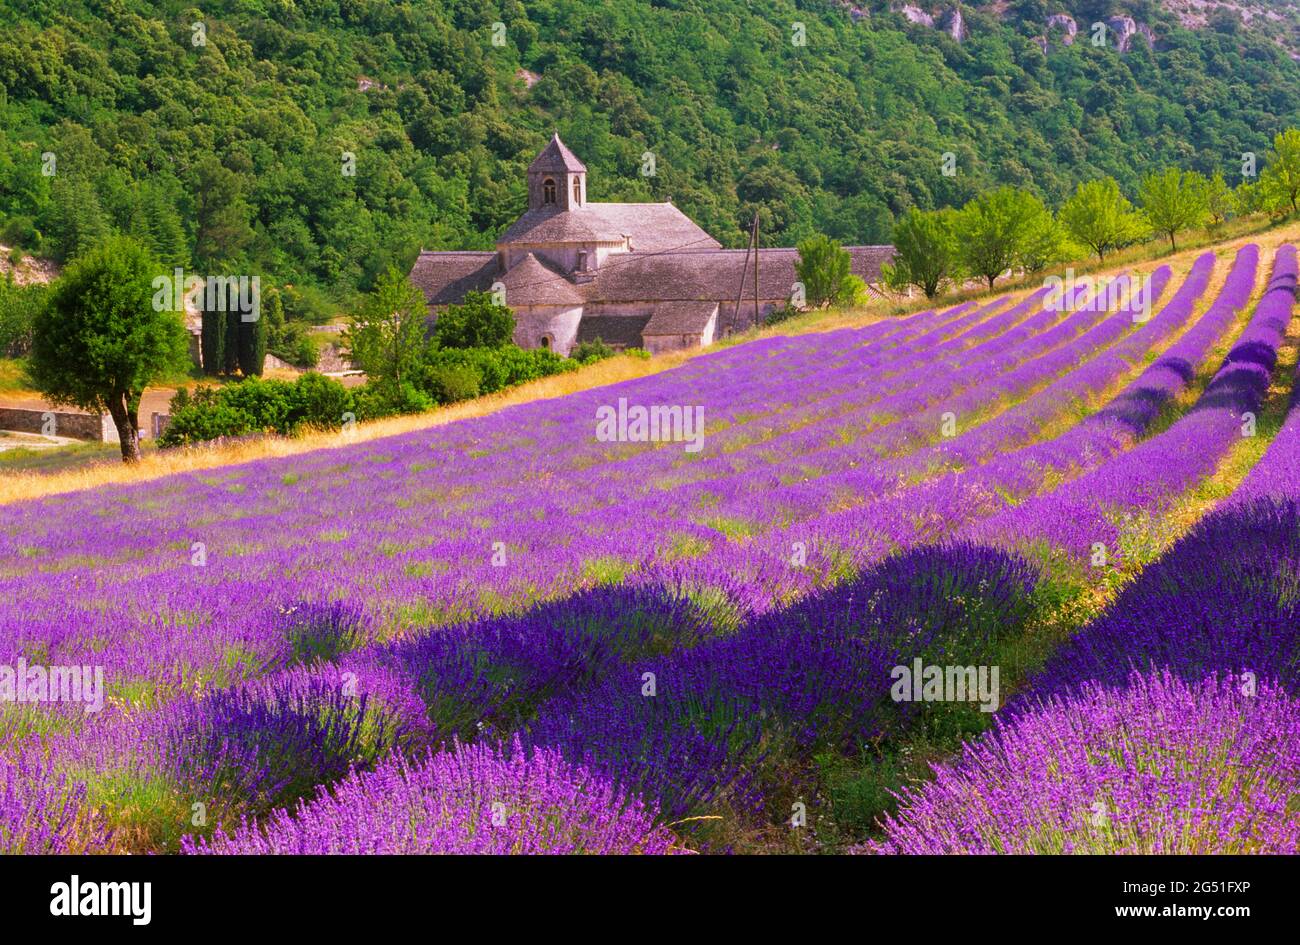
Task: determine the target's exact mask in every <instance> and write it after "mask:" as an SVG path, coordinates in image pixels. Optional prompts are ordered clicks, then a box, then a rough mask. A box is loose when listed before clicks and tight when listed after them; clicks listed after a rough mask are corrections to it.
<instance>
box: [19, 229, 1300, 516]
mask: <svg viewBox="0 0 1300 945" xmlns="http://www.w3.org/2000/svg"><path fill="white" fill-rule="evenodd" d="M1222 235H1223V236H1224V238H1223V239H1222V240H1221V241H1220V242H1217V243H1215V242H1213V237H1212V236H1211V235H1210V234H1208V233H1205V232H1196V233H1192V234H1190V235H1188V236H1185V237H1184V245H1183V247H1181V248H1180V249H1179V251H1178V252H1177V253H1168V252H1167V247H1166V246H1164V245H1163V244H1158V243H1147V244H1143V245H1142V246H1138V247H1133V248H1131V249H1128V250H1125V251H1123V252H1120V253H1115V254H1113V255H1112V256H1111V257H1109V258H1108V259H1107V260H1106V261H1105V264H1104V265H1103V264H1100V263H1097V262H1096V261H1093V262H1086V261H1085V262H1075V263H1071V264H1070V265H1071V266H1072V267H1073V268H1074V270H1075V272H1076V273H1077V274H1084V273H1091V274H1099V275H1100V274H1117V273H1119V272H1121V271H1124V270H1131V269H1135V268H1142V266H1141V264H1143V263H1151V264H1153V265H1162V264H1166V263H1167V264H1169V265H1170V266H1172V267H1173V269H1174V272H1175V277H1176V278H1177V277H1181V276H1183V275H1185V274H1186V272H1187V270H1188V269H1189V268H1190V267H1191V264H1192V262H1193V261H1194V260H1195V258H1196V257H1197V256H1198V255H1200V254H1201V253H1202V252H1204V251H1205V249H1206V248H1207V247H1208V246H1211V245H1213V246H1214V248H1215V249H1216V250H1217V251H1218V252H1219V253H1220V254H1225V253H1231V252H1234V251H1235V250H1236V249H1237V248H1239V247H1240V246H1242V245H1244V244H1246V243H1249V242H1255V243H1258V244H1259V245H1260V248H1261V250H1262V258H1261V268H1266V267H1267V266H1268V265H1269V262H1270V258H1269V257H1270V255H1271V252H1272V250H1273V249H1275V248H1276V247H1277V246H1279V245H1281V244H1283V243H1286V242H1294V241H1296V240H1297V237H1300V222H1291V223H1287V224H1284V225H1277V226H1273V225H1264V224H1261V223H1260V222H1259V221H1243V222H1241V223H1238V224H1236V226H1235V227H1232V226H1230V228H1229V229H1228V230H1227V231H1225V233H1224V234H1222ZM1065 268H1066V267H1064V266H1062V267H1057V269H1056V270H1053V272H1056V273H1058V274H1059V273H1061V272H1063V271H1064V269H1065ZM1224 271H1226V270H1224ZM1221 278H1222V272H1216V281H1218V279H1221ZM1041 284H1042V278H1041V277H1036V278H1034V279H1032V280H1021V281H1019V282H1015V283H1008V284H1006V285H998V286H996V287H995V288H994V290H993V291H992V292H988V291H985V290H979V289H975V288H967V289H965V290H963V291H961V292H956V293H952V294H949V295H946V296H943V297H941V298H938V299H935V300H933V301H931V300H927V299H925V298H924V297H920V296H918V297H916V298H913V299H876V300H873V301H872V302H871V303H869V304H868V305H866V306H863V307H861V308H857V309H852V310H840V311H814V312H807V313H804V314H803V315H799V316H797V317H795V318H792V319H790V320H788V321H786V322H782V323H781V324H779V325H773V326H770V327H766V328H761V329H757V330H751V331H748V332H744V333H741V334H737V335H734V336H732V337H729V338H727V339H725V340H724V341H722V342H720V343H719V344H717V345H714V346H713V347H711V348H701V349H694V350H690V351H677V352H672V353H670V354H663V355H659V356H656V357H654V358H651V359H649V360H645V359H641V358H636V357H632V356H629V355H621V356H619V357H615V358H610V359H608V360H605V361H600V362H597V363H596V364H592V365H588V366H587V367H584V368H582V369H581V370H578V371H575V372H573V373H569V374H561V375H557V376H555V377H548V378H542V379H540V380H537V381H532V382H529V383H527V384H522V385H520V386H519V387H515V388H512V389H510V390H507V391H502V392H500V393H498V394H492V395H489V396H487V397H481V398H478V399H476V400H472V401H466V402H464V403H459V404H452V405H449V406H447V407H441V408H438V409H436V410H432V411H430V412H428V413H422V414H413V415H409V416H402V417H390V418H387V419H384V420H376V421H373V422H369V423H363V424H359V425H358V426H357V427H356V428H355V429H354V430H353V431H352V432H351V433H350V434H347V435H344V434H342V433H339V432H337V431H331V432H324V433H315V434H308V435H305V436H302V437H298V438H296V439H283V438H276V437H267V438H265V439H258V440H249V441H244V442H240V443H231V444H222V445H219V446H212V447H203V446H197V447H190V448H187V449H179V450H166V451H156V452H150V453H147V454H146V455H145V456H144V457H143V459H142V460H141V462H140V463H138V464H136V465H134V466H126V465H124V464H120V463H116V462H106V463H102V464H96V465H90V466H85V467H81V468H78V469H72V470H64V471H60V472H55V473H44V474H42V473H20V474H17V475H6V476H4V477H3V478H0V504H6V503H10V502H20V501H23V500H27V499H35V498H40V497H43V496H50V495H59V494H62V493H67V492H77V491H80V490H83V489H94V488H97V487H99V486H105V485H116V484H123V483H136V482H148V481H150V480H153V479H159V478H162V477H163V476H170V475H174V474H177V473H187V472H196V471H199V470H204V469H212V468H215V467H219V466H233V465H238V464H241V463H251V462H256V461H257V460H261V459H268V458H271V457H282V456H296V455H299V454H302V453H309V452H312V451H315V450H321V449H331V448H336V447H339V446H343V445H347V444H351V443H360V442H369V441H372V440H379V439H383V438H384V437H389V436H398V435H400V434H404V433H412V432H414V431H417V430H428V429H433V428H436V427H440V426H443V425H445V424H448V423H453V422H455V421H457V420H465V419H469V418H471V417H482V416H487V415H489V414H492V413H495V412H496V411H498V410H501V409H502V408H504V407H510V406H515V405H518V404H525V403H530V402H532V401H535V400H548V399H551V398H554V397H564V396H566V395H568V394H573V393H577V392H579V391H586V390H591V389H593V388H596V387H603V386H606V385H609V384H616V383H619V382H621V381H627V380H634V379H636V378H639V377H645V376H647V375H650V374H656V373H658V372H660V371H667V370H671V369H672V368H675V367H679V366H680V365H682V364H685V363H686V362H687V361H690V360H691V359H693V358H696V357H699V356H701V355H704V354H708V353H709V352H711V351H717V350H719V349H720V348H725V347H730V346H732V345H736V344H743V343H745V342H747V341H754V340H756V339H759V338H766V337H771V336H775V335H801V334H809V333H818V332H827V331H835V330H837V329H841V328H847V327H861V326H864V325H868V324H871V323H872V322H876V321H880V320H881V319H885V318H891V317H897V316H900V315H904V314H910V313H913V312H919V311H924V310H925V309H928V308H933V307H936V306H938V307H943V308H947V307H950V306H952V305H956V304H959V303H960V302H962V301H967V300H974V301H976V302H979V303H982V302H987V301H990V300H992V299H995V298H998V297H1000V296H1003V295H1006V294H1008V293H1013V292H1021V291H1025V290H1026V289H1031V288H1035V287H1037V286H1039V285H1041ZM2 383H3V378H0V384H2Z"/></svg>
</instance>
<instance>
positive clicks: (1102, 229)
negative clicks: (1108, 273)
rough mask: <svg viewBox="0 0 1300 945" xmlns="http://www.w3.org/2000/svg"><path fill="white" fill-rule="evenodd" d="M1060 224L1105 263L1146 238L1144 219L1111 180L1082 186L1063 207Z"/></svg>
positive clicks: (1097, 181)
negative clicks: (1116, 252)
mask: <svg viewBox="0 0 1300 945" xmlns="http://www.w3.org/2000/svg"><path fill="white" fill-rule="evenodd" d="M1059 217H1060V220H1061V223H1062V224H1063V225H1064V226H1065V228H1066V230H1068V231H1069V233H1070V235H1071V236H1072V237H1074V239H1075V240H1077V241H1078V242H1080V243H1082V244H1083V245H1084V246H1086V247H1088V248H1089V249H1091V250H1092V251H1093V252H1094V253H1096V254H1097V258H1098V259H1101V260H1104V259H1105V258H1106V254H1107V253H1109V252H1111V251H1112V250H1115V249H1119V248H1120V247H1122V246H1127V245H1129V244H1130V243H1133V242H1135V241H1137V240H1138V239H1141V237H1142V236H1143V235H1145V232H1146V230H1145V228H1144V226H1143V224H1142V218H1141V216H1139V215H1138V213H1137V212H1136V211H1134V209H1133V205H1132V204H1131V203H1129V202H1128V199H1127V198H1126V197H1125V196H1124V195H1123V194H1121V193H1120V192H1119V184H1117V183H1116V182H1115V179H1114V178H1112V177H1103V178H1102V179H1101V180H1091V181H1088V182H1087V183H1085V184H1080V185H1079V187H1078V189H1077V190H1075V192H1074V195H1073V196H1071V197H1070V199H1069V200H1067V201H1066V202H1065V204H1064V205H1063V206H1062V207H1061V212H1060V214H1059Z"/></svg>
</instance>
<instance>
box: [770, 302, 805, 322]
mask: <svg viewBox="0 0 1300 945" xmlns="http://www.w3.org/2000/svg"><path fill="white" fill-rule="evenodd" d="M798 314H799V309H797V308H796V307H795V306H794V305H793V304H792V303H791V302H789V301H787V302H786V303H785V304H784V305H782V306H781V307H780V308H774V309H772V311H770V312H768V313H767V317H766V318H764V319H763V324H765V325H779V324H781V323H782V322H788V321H789V320H790V319H792V318H794V317H795V316H796V315H798Z"/></svg>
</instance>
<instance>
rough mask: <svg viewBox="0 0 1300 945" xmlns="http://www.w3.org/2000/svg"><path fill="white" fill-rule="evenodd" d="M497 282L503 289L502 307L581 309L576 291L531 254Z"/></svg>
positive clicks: (559, 275) (553, 270) (567, 281)
mask: <svg viewBox="0 0 1300 945" xmlns="http://www.w3.org/2000/svg"><path fill="white" fill-rule="evenodd" d="M499 281H500V282H501V284H502V285H504V286H505V287H506V305H511V306H513V305H582V304H583V302H585V301H586V299H585V298H584V297H583V296H582V294H581V293H580V292H579V291H578V287H577V286H575V285H574V284H573V283H572V282H570V281H569V280H568V278H566V277H565V276H564V274H563V273H560V272H558V271H556V270H555V269H552V268H551V267H550V266H548V265H546V263H544V262H542V261H541V260H540V259H538V258H537V257H536V256H534V255H533V254H532V253H529V254H528V255H527V256H525V257H524V258H523V259H521V260H519V262H517V263H515V264H514V265H513V266H511V267H510V268H509V269H508V270H507V271H506V273H505V275H503V276H500V277H499Z"/></svg>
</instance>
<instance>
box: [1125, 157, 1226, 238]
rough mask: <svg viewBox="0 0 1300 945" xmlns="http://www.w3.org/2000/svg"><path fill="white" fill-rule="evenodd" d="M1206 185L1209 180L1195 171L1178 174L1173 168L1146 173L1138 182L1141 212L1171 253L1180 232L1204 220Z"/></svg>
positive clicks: (1206, 199) (1207, 197) (1205, 213)
mask: <svg viewBox="0 0 1300 945" xmlns="http://www.w3.org/2000/svg"><path fill="white" fill-rule="evenodd" d="M1220 179H1222V178H1220ZM1209 186H1210V184H1209V181H1207V180H1206V179H1205V177H1204V176H1202V175H1201V174H1198V173H1196V171H1182V170H1179V169H1178V168H1176V167H1170V168H1166V169H1165V170H1163V171H1161V172H1159V173H1155V174H1148V175H1147V176H1146V177H1144V178H1143V179H1142V184H1141V186H1140V187H1139V189H1138V197H1139V199H1141V201H1142V213H1143V214H1144V215H1145V216H1146V219H1147V223H1148V224H1149V225H1150V227H1151V229H1152V230H1154V231H1155V232H1157V233H1163V234H1164V235H1165V236H1167V237H1169V248H1170V249H1171V250H1173V251H1175V252H1176V251H1177V250H1178V241H1177V236H1178V232H1179V231H1180V230H1186V229H1188V228H1189V227H1193V226H1198V225H1200V224H1201V223H1203V222H1204V221H1205V218H1206V216H1207V215H1208V214H1209Z"/></svg>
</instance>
